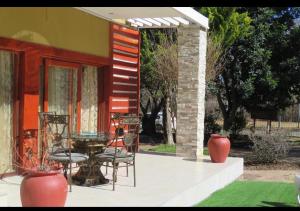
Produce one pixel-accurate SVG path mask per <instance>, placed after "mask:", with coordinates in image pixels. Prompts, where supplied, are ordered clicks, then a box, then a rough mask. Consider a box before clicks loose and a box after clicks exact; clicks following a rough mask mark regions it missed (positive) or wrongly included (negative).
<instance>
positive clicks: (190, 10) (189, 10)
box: [173, 7, 209, 29]
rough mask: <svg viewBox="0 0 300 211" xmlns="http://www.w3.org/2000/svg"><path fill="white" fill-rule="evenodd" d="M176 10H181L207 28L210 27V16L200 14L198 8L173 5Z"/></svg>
mask: <svg viewBox="0 0 300 211" xmlns="http://www.w3.org/2000/svg"><path fill="white" fill-rule="evenodd" d="M173 9H174V10H176V11H178V12H180V13H181V14H183V15H184V16H186V17H187V18H189V19H191V20H192V21H194V22H196V23H197V24H199V25H201V26H203V27H204V28H206V29H209V26H208V18H207V17H205V16H204V15H202V14H200V13H199V12H197V11H196V10H194V9H193V8H191V7H173Z"/></svg>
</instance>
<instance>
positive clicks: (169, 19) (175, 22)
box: [163, 17, 179, 26]
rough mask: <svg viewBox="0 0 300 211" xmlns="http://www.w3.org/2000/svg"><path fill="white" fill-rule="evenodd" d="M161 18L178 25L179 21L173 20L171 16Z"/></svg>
mask: <svg viewBox="0 0 300 211" xmlns="http://www.w3.org/2000/svg"><path fill="white" fill-rule="evenodd" d="M163 19H165V20H166V21H169V22H170V23H172V24H174V25H175V26H179V22H178V21H176V20H174V19H173V18H170V17H166V18H163Z"/></svg>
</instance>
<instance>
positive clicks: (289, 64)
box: [214, 8, 300, 133]
mask: <svg viewBox="0 0 300 211" xmlns="http://www.w3.org/2000/svg"><path fill="white" fill-rule="evenodd" d="M247 9H248V8H246V9H245V8H243V9H242V10H243V11H245V10H246V11H247ZM248 12H249V14H250V16H251V18H252V20H253V21H252V30H251V34H250V35H248V36H247V38H245V37H240V38H239V39H238V40H236V41H235V43H234V44H233V45H232V46H231V47H230V48H229V50H228V52H227V54H226V59H225V61H226V64H225V68H224V71H223V72H222V73H221V74H220V75H219V76H218V77H217V78H216V80H215V87H214V88H215V91H216V93H217V97H218V102H219V106H220V109H221V110H222V113H223V117H224V126H223V127H224V129H225V130H232V132H233V133H236V132H237V129H238V128H236V126H237V125H238V124H237V123H239V124H241V123H242V122H243V121H241V120H242V119H243V118H242V113H243V110H244V109H246V110H247V111H248V112H253V111H258V110H266V111H270V110H274V111H279V110H282V109H285V108H286V107H287V106H289V105H291V104H292V103H293V102H295V98H297V96H299V92H297V91H299V85H300V84H299V82H300V81H299V67H298V66H299V50H298V48H297V47H298V46H297V43H299V41H298V40H299V29H298V27H294V24H293V19H294V16H293V14H297V11H296V10H294V11H293V13H291V12H290V11H289V9H288V8H281V9H279V8H256V9H253V8H250V9H249V11H248ZM297 36H298V37H297ZM292 46H293V47H292ZM294 46H295V47H294ZM291 49H293V50H291ZM296 90H297V91H296ZM239 121H240V122H239Z"/></svg>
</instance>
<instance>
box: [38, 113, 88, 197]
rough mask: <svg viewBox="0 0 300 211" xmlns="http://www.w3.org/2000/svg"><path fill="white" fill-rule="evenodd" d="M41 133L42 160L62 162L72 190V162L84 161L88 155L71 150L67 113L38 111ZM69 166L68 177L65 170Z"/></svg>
mask: <svg viewBox="0 0 300 211" xmlns="http://www.w3.org/2000/svg"><path fill="white" fill-rule="evenodd" d="M39 117H40V124H41V135H42V138H43V152H44V156H43V161H42V163H44V160H46V161H47V162H48V164H49V165H50V166H51V164H55V163H56V164H57V163H58V164H62V167H63V172H64V176H65V178H66V179H67V180H68V182H69V186H70V192H71V191H72V163H77V164H79V163H84V162H86V161H87V160H88V159H89V156H88V155H85V154H82V153H76V152H73V149H72V140H71V138H70V129H69V119H70V116H69V115H56V114H55V113H54V112H41V113H39ZM68 166H70V167H69V177H68V176H67V170H68Z"/></svg>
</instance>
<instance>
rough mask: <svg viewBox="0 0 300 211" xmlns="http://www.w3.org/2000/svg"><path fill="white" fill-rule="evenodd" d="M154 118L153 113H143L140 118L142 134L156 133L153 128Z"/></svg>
mask: <svg viewBox="0 0 300 211" xmlns="http://www.w3.org/2000/svg"><path fill="white" fill-rule="evenodd" d="M155 119H156V117H154V116H153V115H149V116H148V115H144V116H143V119H142V128H143V134H145V135H154V134H156V130H155Z"/></svg>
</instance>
